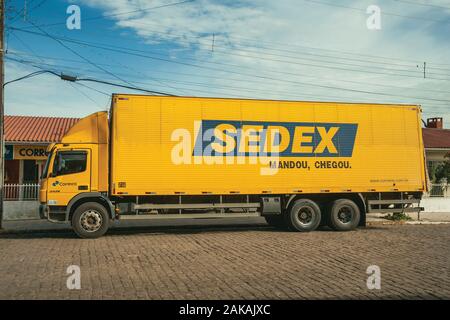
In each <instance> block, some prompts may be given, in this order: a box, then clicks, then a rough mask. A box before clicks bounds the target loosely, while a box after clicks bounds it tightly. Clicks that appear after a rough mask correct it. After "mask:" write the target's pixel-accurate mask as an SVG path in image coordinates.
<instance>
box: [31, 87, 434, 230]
mask: <svg viewBox="0 0 450 320" xmlns="http://www.w3.org/2000/svg"><path fill="white" fill-rule="evenodd" d="M48 151H49V156H48V159H47V163H46V165H45V169H44V172H43V175H42V180H41V188H40V202H41V206H40V216H41V218H43V219H48V220H49V221H52V222H70V223H71V224H72V227H73V229H74V231H75V232H76V233H77V234H78V235H79V236H80V237H84V238H96V237H99V236H101V235H103V234H104V233H105V232H106V231H107V230H108V227H109V226H110V222H111V221H113V220H125V219H179V218H211V217H224V218H226V217H253V216H263V217H264V218H265V219H266V221H267V222H268V224H269V225H271V226H273V227H276V228H280V229H286V230H292V231H304V232H305V231H312V230H315V229H316V228H317V227H319V226H321V225H328V226H329V227H331V228H332V229H334V230H338V231H348V230H353V229H355V228H356V227H358V226H364V225H365V217H366V213H368V212H383V213H385V212H386V213H387V212H418V211H420V210H421V207H420V206H419V203H420V199H421V196H422V193H423V192H425V191H426V188H427V184H426V173H425V165H424V164H425V160H424V149H423V142H422V133H421V110H420V107H419V106H416V105H380V104H355V103H334V102H301V101H271V100H245V99H219V98H193V97H192V98H191V97H159V96H142V95H129V94H123V95H122V94H115V95H113V97H112V105H111V110H110V112H109V113H108V112H97V113H94V114H92V115H90V116H87V117H86V118H84V119H82V120H80V121H79V122H78V123H77V124H75V125H74V126H73V127H72V128H71V129H70V130H69V132H68V133H67V134H66V135H65V136H64V137H63V138H62V140H61V142H60V143H56V144H52V145H51V146H49V150H48Z"/></svg>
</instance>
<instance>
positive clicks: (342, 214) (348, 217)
mask: <svg viewBox="0 0 450 320" xmlns="http://www.w3.org/2000/svg"><path fill="white" fill-rule="evenodd" d="M337 216H338V219H339V221H341V222H342V223H349V222H351V221H352V217H353V212H352V210H351V209H350V208H348V207H342V208H340V209H339V212H338V215H337Z"/></svg>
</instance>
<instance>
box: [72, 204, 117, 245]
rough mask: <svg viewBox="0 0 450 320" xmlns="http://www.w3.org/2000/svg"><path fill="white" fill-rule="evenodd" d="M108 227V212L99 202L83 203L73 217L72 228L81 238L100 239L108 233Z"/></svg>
mask: <svg viewBox="0 0 450 320" xmlns="http://www.w3.org/2000/svg"><path fill="white" fill-rule="evenodd" d="M108 226H109V216H108V212H107V211H106V208H105V207H104V206H102V205H101V204H99V203H97V202H86V203H83V204H82V205H80V206H79V207H78V208H76V209H75V212H74V213H73V215H72V228H73V230H74V231H75V233H76V234H77V235H78V236H79V237H80V238H89V239H94V238H99V237H101V236H102V235H104V234H105V233H106V231H107V230H108Z"/></svg>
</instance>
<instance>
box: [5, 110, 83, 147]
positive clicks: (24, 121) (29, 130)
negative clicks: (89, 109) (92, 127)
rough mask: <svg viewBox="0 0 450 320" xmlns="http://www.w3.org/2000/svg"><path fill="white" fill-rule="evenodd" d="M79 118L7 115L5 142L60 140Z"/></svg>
mask: <svg viewBox="0 0 450 320" xmlns="http://www.w3.org/2000/svg"><path fill="white" fill-rule="evenodd" d="M78 120H79V119H78V118H56V117H29V116H5V142H24V143H30V142H38V143H52V142H59V141H60V140H61V138H62V137H63V136H64V134H65V133H66V132H67V131H68V130H69V129H70V128H71V127H72V126H73V125H74V124H75V123H76V122H77V121H78Z"/></svg>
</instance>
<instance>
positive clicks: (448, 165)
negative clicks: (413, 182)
mask: <svg viewBox="0 0 450 320" xmlns="http://www.w3.org/2000/svg"><path fill="white" fill-rule="evenodd" d="M445 158H446V160H445V161H444V162H442V163H440V164H439V165H437V166H436V168H435V169H434V170H433V171H434V172H433V175H432V177H434V181H436V182H438V183H445V182H450V154H448V155H447V156H446V157H445Z"/></svg>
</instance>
